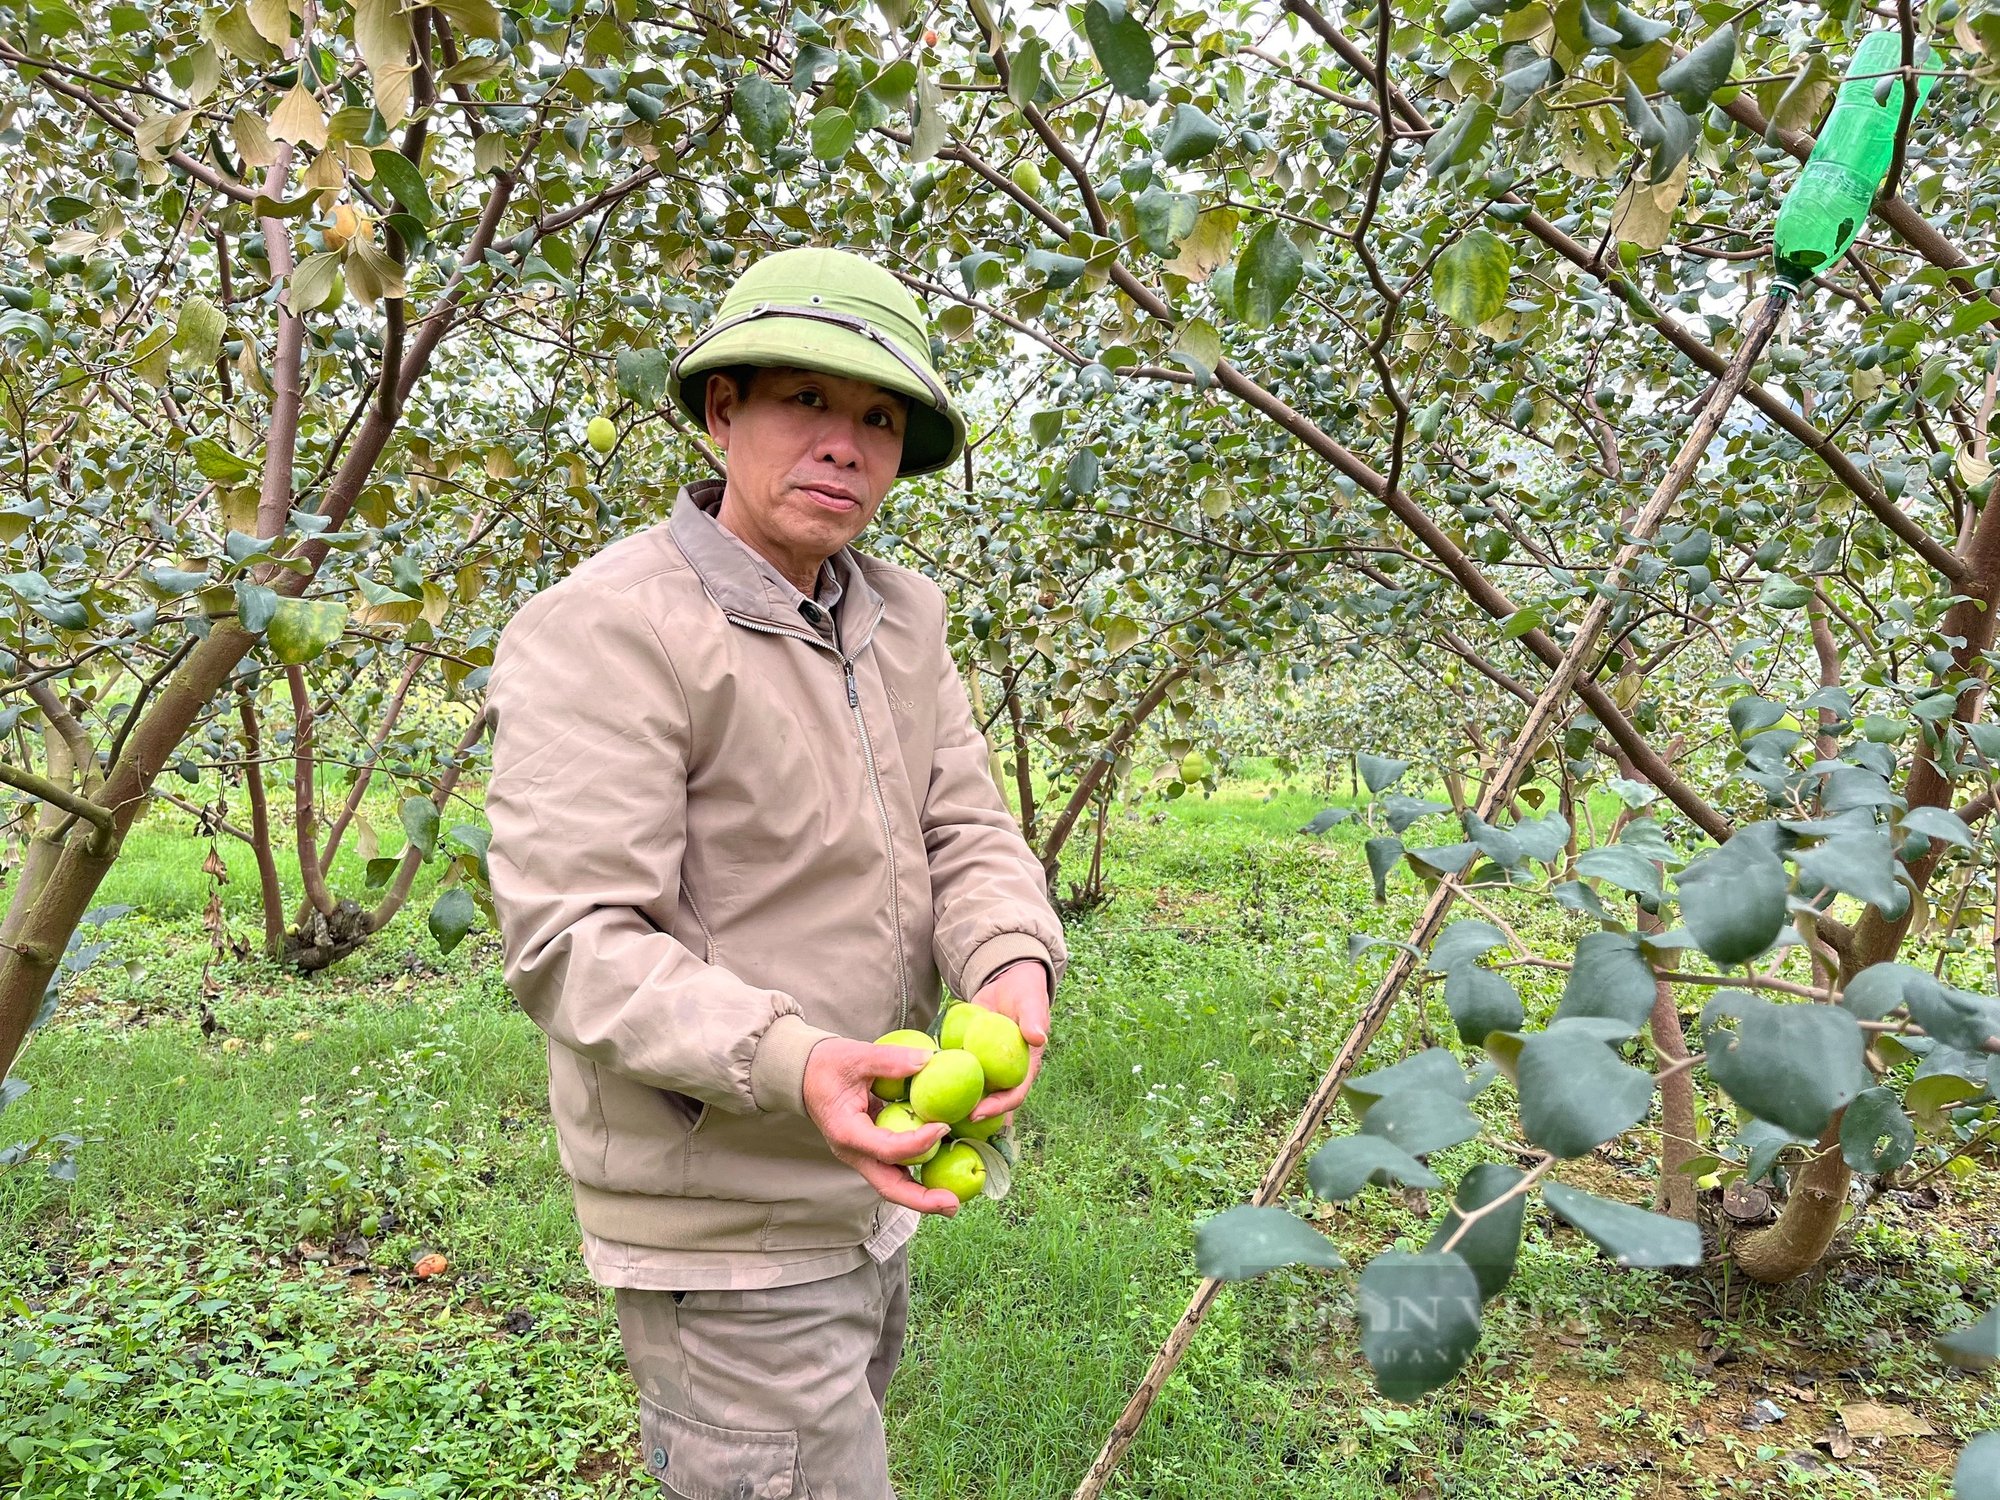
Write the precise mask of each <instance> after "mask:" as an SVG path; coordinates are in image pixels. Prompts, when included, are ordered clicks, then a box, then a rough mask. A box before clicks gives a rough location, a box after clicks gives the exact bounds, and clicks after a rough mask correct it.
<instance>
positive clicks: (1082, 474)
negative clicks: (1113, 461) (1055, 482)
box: [1063, 448, 1102, 496]
mask: <svg viewBox="0 0 2000 1500" xmlns="http://www.w3.org/2000/svg"><path fill="white" fill-rule="evenodd" d="M1101 473H1102V460H1100V459H1099V458H1098V456H1097V450H1096V449H1095V448H1079V449H1077V450H1076V452H1075V453H1073V454H1071V455H1070V460H1069V463H1068V464H1067V465H1065V466H1064V468H1063V485H1064V487H1065V488H1067V489H1068V490H1069V492H1070V493H1071V494H1072V495H1078V496H1082V495H1090V494H1095V493H1096V491H1097V485H1098V481H1099V478H1100V475H1101Z"/></svg>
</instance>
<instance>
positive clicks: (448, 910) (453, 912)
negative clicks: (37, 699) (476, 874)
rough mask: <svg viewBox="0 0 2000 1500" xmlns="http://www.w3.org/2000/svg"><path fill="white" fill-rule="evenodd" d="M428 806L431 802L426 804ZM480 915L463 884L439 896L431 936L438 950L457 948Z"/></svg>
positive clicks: (434, 910) (443, 951) (434, 911)
mask: <svg viewBox="0 0 2000 1500" xmlns="http://www.w3.org/2000/svg"><path fill="white" fill-rule="evenodd" d="M424 805H425V806H426V807H428V806H429V805H430V804H429V803H428V802H426V803H425V804H424ZM478 916H479V908H478V906H477V905H475V904H474V902H473V899H472V892H470V891H468V890H467V889H466V888H465V887H464V886H462V885H455V886H453V887H452V888H451V889H450V890H448V891H446V892H445V893H444V894H443V895H442V896H439V897H438V898H437V904H436V905H434V906H432V907H431V915H430V929H431V936H432V937H434V938H436V939H437V945H438V951H439V952H441V953H449V952H451V950H452V949H454V948H456V947H457V946H458V945H459V943H460V942H461V941H463V939H464V937H465V935H466V934H467V933H468V932H470V931H472V924H473V922H474V921H475V920H476V919H477V917H478Z"/></svg>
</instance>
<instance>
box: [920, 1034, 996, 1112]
mask: <svg viewBox="0 0 2000 1500" xmlns="http://www.w3.org/2000/svg"><path fill="white" fill-rule="evenodd" d="M985 1093H986V1074H985V1071H984V1070H983V1069H981V1067H980V1066H979V1059H978V1058H976V1057H974V1056H973V1055H972V1054H971V1053H970V1052H967V1051H965V1050H963V1049H962V1048H958V1047H947V1048H945V1049H944V1050H942V1051H940V1052H939V1053H938V1054H937V1055H936V1056H935V1057H933V1058H932V1059H931V1060H930V1061H929V1062H927V1063H925V1064H924V1067H923V1071H922V1072H920V1073H918V1074H917V1075H916V1076H915V1077H914V1078H912V1079H911V1080H910V1108H911V1109H913V1110H915V1111H916V1114H917V1118H918V1119H920V1120H941V1121H943V1122H944V1123H945V1124H947V1125H956V1124H957V1123H958V1122H959V1121H960V1120H963V1119H964V1118H965V1117H966V1116H967V1115H969V1114H971V1113H972V1109H973V1106H974V1105H976V1104H978V1103H979V1101H980V1099H981V1098H982V1097H984V1095H985Z"/></svg>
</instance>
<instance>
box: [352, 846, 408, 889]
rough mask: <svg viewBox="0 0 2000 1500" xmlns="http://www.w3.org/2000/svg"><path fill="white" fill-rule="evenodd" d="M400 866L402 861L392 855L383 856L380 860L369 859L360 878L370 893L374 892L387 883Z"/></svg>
mask: <svg viewBox="0 0 2000 1500" xmlns="http://www.w3.org/2000/svg"><path fill="white" fill-rule="evenodd" d="M401 864H402V860H401V859H399V858H397V857H396V856H395V855H393V854H385V855H383V856H382V857H381V858H380V859H371V860H369V861H368V868H367V870H366V871H365V872H364V874H363V877H362V878H363V879H364V881H365V882H366V883H367V886H368V888H369V889H370V890H371V891H372V890H376V889H378V888H379V887H381V886H385V885H387V884H388V883H389V881H390V879H391V878H392V877H393V876H394V875H395V873H396V869H397V867H398V866H399V865H401Z"/></svg>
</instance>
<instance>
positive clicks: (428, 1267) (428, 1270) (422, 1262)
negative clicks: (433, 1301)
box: [410, 1250, 451, 1281]
mask: <svg viewBox="0 0 2000 1500" xmlns="http://www.w3.org/2000/svg"><path fill="white" fill-rule="evenodd" d="M450 1264H451V1262H450V1261H448V1260H446V1259H445V1258H444V1257H443V1256H442V1255H439V1254H438V1253H437V1252H436V1251H435V1250H433V1251H432V1252H431V1253H430V1254H429V1255H419V1256H418V1257H417V1263H416V1264H415V1265H413V1266H411V1267H410V1272H411V1274H412V1275H414V1276H416V1277H418V1278H419V1279H420V1280H424V1281H428V1280H429V1279H430V1278H431V1277H433V1276H442V1275H444V1273H445V1269H446V1267H448V1266H449V1265H450Z"/></svg>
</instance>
